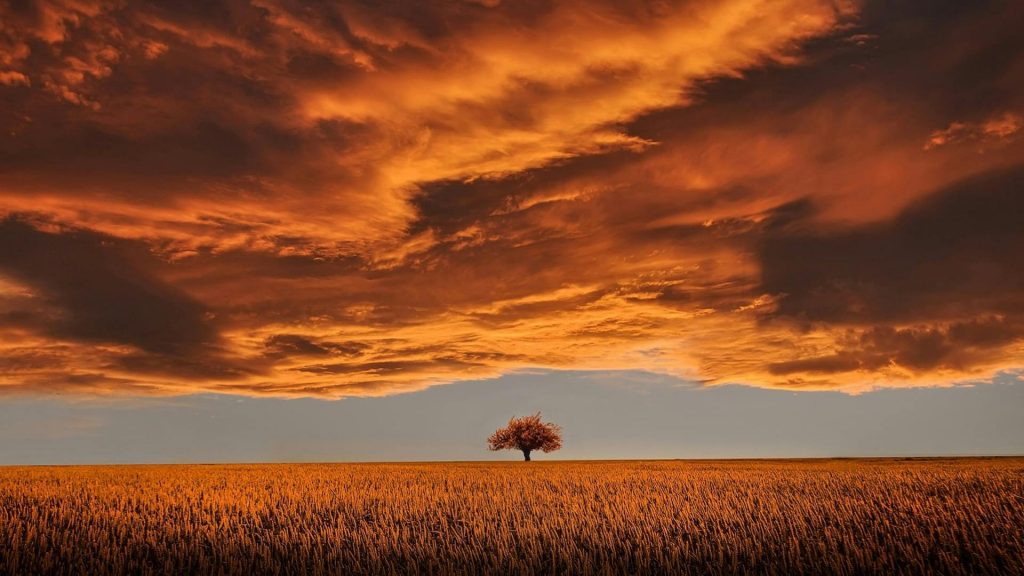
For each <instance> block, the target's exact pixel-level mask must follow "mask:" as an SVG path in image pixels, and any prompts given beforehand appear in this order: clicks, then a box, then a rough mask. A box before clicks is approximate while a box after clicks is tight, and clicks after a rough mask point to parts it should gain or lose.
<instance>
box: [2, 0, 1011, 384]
mask: <svg viewBox="0 0 1024 576" xmlns="http://www.w3.org/2000/svg"><path fill="white" fill-rule="evenodd" d="M912 4H913V3H897V4H892V3H871V2H868V3H866V4H859V3H855V2H844V1H826V0H772V1H767V0H728V1H726V2H710V1H708V2H702V1H689V2H649V3H634V4H629V5H628V6H627V5H623V4H622V3H617V2H607V3H602V2H578V3H577V2H568V3H565V2H559V3H549V2H539V1H538V2H533V1H529V2H515V3H511V2H510V3H495V2H486V3H479V2H455V1H449V2H430V3H427V2H423V3H404V2H402V3H399V2H395V3H375V2H365V3H364V2H355V1H352V2H342V3H307V2H285V1H271V0H253V1H249V2H242V1H234V0H224V1H222V2H215V3H204V4H202V5H201V6H200V5H196V6H183V5H181V4H180V3H166V2H144V3H129V4H125V3H118V2H100V1H92V0H83V1H75V2H71V1H56V0H52V1H39V2H30V3H15V4H8V5H5V6H4V7H3V8H0V22H2V23H3V24H0V100H2V102H3V104H4V105H3V107H2V108H3V112H2V113H0V114H2V116H0V123H2V127H3V131H2V136H0V218H2V220H0V335H2V337H0V386H3V388H4V389H5V390H7V391H27V392H31V391H56V392H74V393H77V392H101V393H106V392H109V393H153V394H176V393H184V392H191V391H196V390H212V391H222V392H235V393H243V394H261V395H262V394H268V395H282V396H295V395H316V396H325V397H338V396H346V395H383V394H390V393H395V392H400V391H405V390H413V389H418V388H422V387H425V386H429V385H432V384H437V383H443V382H450V381H455V380H461V379H467V378H480V377H489V376H495V375H498V374H501V373H503V372H507V371H510V370H515V369H520V368H524V367H552V368H573V369H647V370H654V371H659V372H666V373H671V374H676V375H679V376H682V377H686V378H695V379H700V380H703V381H706V382H708V383H721V382H741V383H746V384H751V385H756V386H768V387H787V388H794V389H807V388H814V389H817V388H840V389H844V390H849V391H859V390H865V389H869V388H874V387H880V386H902V385H943V384H949V383H953V382H958V381H963V380H976V379H987V378H990V377H991V376H992V374H994V373H995V372H997V371H1000V370H1007V369H1013V368H1016V367H1020V366H1021V365H1022V364H1024V362H1022V360H1024V276H1021V274H1020V272H1019V271H1018V269H1019V268H1020V267H1019V265H1017V264H1016V258H1015V256H1016V254H1018V253H1021V252H1022V250H1024V235H1022V233H1021V227H1020V225H1019V222H1021V221H1024V204H1022V203H1021V201H1020V198H1021V194H1020V191H1021V185H1022V183H1024V176H1022V174H1024V138H1021V134H1022V130H1024V121H1022V120H1021V118H1022V114H1024V86H1022V80H1021V79H1022V78H1024V46H1022V42H1021V40H1020V39H1019V34H1017V31H1018V30H1019V29H1020V26H1021V25H1022V24H1024V22H1022V21H1021V14H1020V11H1019V10H1016V9H1015V6H1014V5H1013V3H1012V2H986V3H973V4H971V5H969V6H965V5H963V3H960V2H940V3H938V4H935V5H933V6H930V7H928V9H927V10H925V9H924V8H920V7H917V6H913V5H912Z"/></svg>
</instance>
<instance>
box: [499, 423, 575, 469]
mask: <svg viewBox="0 0 1024 576" xmlns="http://www.w3.org/2000/svg"><path fill="white" fill-rule="evenodd" d="M561 447H562V428H561V426H559V425H558V424H552V423H551V422H541V421H540V412H537V413H536V414H534V415H533V416H523V417H521V418H512V419H511V420H509V421H508V426H505V427H504V428H498V429H497V430H495V431H494V434H491V437H490V438H488V439H487V448H489V449H490V450H521V451H522V452H523V460H526V461H527V462H529V461H530V452H533V451H534V450H540V451H541V452H554V451H555V450H558V449H559V448H561Z"/></svg>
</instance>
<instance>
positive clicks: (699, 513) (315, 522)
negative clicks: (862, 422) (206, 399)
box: [0, 459, 1024, 574]
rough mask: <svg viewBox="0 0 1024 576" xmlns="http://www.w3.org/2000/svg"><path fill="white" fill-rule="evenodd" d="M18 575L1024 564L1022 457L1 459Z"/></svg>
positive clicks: (975, 569) (4, 512)
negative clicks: (105, 462)
mask: <svg viewBox="0 0 1024 576" xmlns="http://www.w3.org/2000/svg"><path fill="white" fill-rule="evenodd" d="M0 569H2V570H3V571H4V572H6V573H12V574H15V573H17V574H48V573H68V574H72V573H73V574H256V573H278V574H320V573H332V574H395V573H398V574H401V573H423V574H468V573H480V574H665V573H671V574H675V573H678V574H736V573H764V574H863V573H880V574H882V573H884V574H922V573H940V574H1015V573H1016V574H1022V573H1024V460H1022V459H950V460H806V461H681V462H680V461H624V462H533V463H522V462H514V463H512V462H509V463H430V464H279V465H182V466H83V467H8V468H0Z"/></svg>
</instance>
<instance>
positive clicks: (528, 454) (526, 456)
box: [523, 450, 530, 462]
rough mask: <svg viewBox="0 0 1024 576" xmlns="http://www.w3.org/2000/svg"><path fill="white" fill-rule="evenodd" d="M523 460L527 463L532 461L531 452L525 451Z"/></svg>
mask: <svg viewBox="0 0 1024 576" xmlns="http://www.w3.org/2000/svg"><path fill="white" fill-rule="evenodd" d="M523 460H526V461H527V462H529V461H530V451H529V450H523Z"/></svg>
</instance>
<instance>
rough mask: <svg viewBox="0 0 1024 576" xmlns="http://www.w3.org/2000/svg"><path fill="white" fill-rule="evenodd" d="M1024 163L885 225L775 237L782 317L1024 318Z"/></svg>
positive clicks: (766, 274) (772, 287)
mask: <svg viewBox="0 0 1024 576" xmlns="http://www.w3.org/2000/svg"><path fill="white" fill-rule="evenodd" d="M1022 191H1024V167H1021V168H1014V169H1011V170H1007V171H1000V172H995V173H989V174H985V175H983V176H979V177H976V178H972V179H970V180H967V181H965V182H961V183H959V184H956V185H954V186H952V187H950V188H948V189H946V190H943V191H939V192H937V193H935V194H933V195H931V196H928V197H926V198H924V199H922V200H920V201H918V202H917V203H915V204H913V205H911V206H910V207H908V208H907V209H905V210H904V211H903V212H902V213H901V214H900V215H899V216H897V217H896V218H895V219H893V220H892V221H889V222H883V223H877V224H871V225H867V226H855V227H852V228H850V229H838V230H835V229H833V230H827V231H807V232H803V233H788V234H778V235H769V236H768V237H766V238H765V240H764V242H763V244H762V246H761V249H760V253H759V260H760V263H761V270H762V272H761V278H762V284H761V289H762V290H763V291H764V292H767V293H771V294H778V295H780V296H781V299H780V303H779V306H778V310H777V312H776V314H777V316H778V317H784V318H792V319H797V320H808V321H821V322H842V323H872V322H880V321H882V322H915V321H927V320H933V319H942V318H953V319H955V318H958V317H962V316H969V315H973V314H1013V315H1017V314H1021V313H1022V312H1024V267H1021V266H1020V265H1019V256H1020V254H1022V253H1024V227H1022V226H1021V222H1022V221H1024V194H1022Z"/></svg>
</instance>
